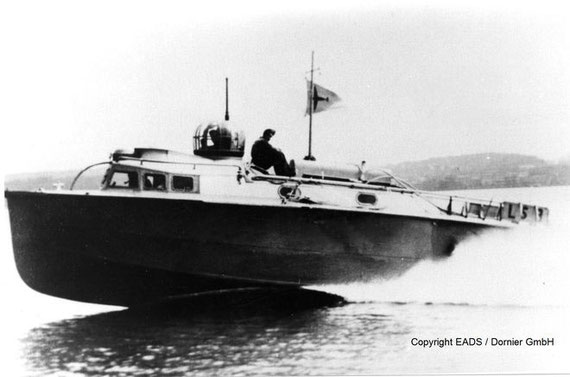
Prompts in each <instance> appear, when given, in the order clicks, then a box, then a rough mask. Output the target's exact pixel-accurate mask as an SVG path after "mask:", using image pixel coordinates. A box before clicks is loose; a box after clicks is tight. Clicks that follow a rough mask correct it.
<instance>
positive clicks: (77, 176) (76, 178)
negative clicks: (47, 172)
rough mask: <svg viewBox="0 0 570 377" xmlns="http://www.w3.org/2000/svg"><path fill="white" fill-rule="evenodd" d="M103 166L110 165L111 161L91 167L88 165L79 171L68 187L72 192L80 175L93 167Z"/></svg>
mask: <svg viewBox="0 0 570 377" xmlns="http://www.w3.org/2000/svg"><path fill="white" fill-rule="evenodd" d="M104 164H112V161H105V162H98V163H96V164H93V165H89V166H88V167H86V168H85V169H83V170H81V171H80V172H79V173H77V175H76V176H75V178H74V179H73V182H71V186H70V187H69V189H70V190H73V187H74V186H75V183H76V182H77V180H78V179H79V177H80V176H81V174H83V173H85V172H86V171H87V170H89V169H91V168H93V167H95V166H99V165H104Z"/></svg>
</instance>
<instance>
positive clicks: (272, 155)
mask: <svg viewBox="0 0 570 377" xmlns="http://www.w3.org/2000/svg"><path fill="white" fill-rule="evenodd" d="M273 135H275V130H272V129H270V128H268V129H266V130H265V131H263V135H262V136H261V137H260V138H259V139H258V140H257V141H256V142H255V143H253V146H252V147H251V162H252V163H253V164H254V165H257V166H259V167H260V168H263V169H265V170H267V169H269V168H270V167H272V166H273V169H275V174H277V175H283V176H288V177H292V176H294V175H295V161H293V160H291V162H290V163H287V159H286V158H285V155H284V154H283V152H281V151H280V150H279V149H277V148H274V147H273V146H272V145H271V144H269V140H271V138H272V137H273Z"/></svg>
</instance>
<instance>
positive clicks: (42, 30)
mask: <svg viewBox="0 0 570 377" xmlns="http://www.w3.org/2000/svg"><path fill="white" fill-rule="evenodd" d="M266 3H269V2H262V1H254V0H251V1H240V2H233V3H232V2H227V1H209V2H208V4H202V5H200V6H196V5H193V4H192V2H178V1H169V2H158V1H155V2H151V1H97V2H76V1H60V0H55V1H50V2H40V1H18V2H16V1H13V2H9V3H8V2H5V3H4V5H2V9H3V10H2V11H1V12H0V13H1V15H0V35H1V36H0V38H1V40H0V41H1V45H2V52H1V54H2V59H1V62H0V82H1V83H2V84H1V85H0V86H1V88H0V96H1V97H0V100H1V103H2V106H1V107H2V109H1V110H0V122H1V123H0V124H2V127H1V129H2V172H3V173H4V174H12V173H18V172H36V171H46V170H67V169H78V168H82V167H83V166H86V165H88V164H90V163H95V162H100V161H105V160H106V159H107V158H108V156H109V154H110V153H111V152H112V151H113V150H115V149H118V148H134V147H157V148H168V149H174V150H179V151H187V152H191V151H192V136H193V134H194V130H195V129H196V127H197V126H198V125H199V124H200V123H202V122H207V121H211V120H214V121H221V120H222V119H223V116H224V111H225V109H224V106H225V94H224V90H225V89H224V84H225V78H226V77H228V78H229V90H230V93H229V102H230V116H231V125H232V127H233V128H235V129H241V130H243V131H245V133H246V135H247V140H248V144H249V145H251V143H252V142H253V141H254V140H255V139H257V138H258V137H259V136H260V135H261V132H262V131H263V130H264V129H265V128H269V127H270V128H274V129H276V130H277V134H276V135H275V137H274V138H273V140H272V143H273V144H274V145H276V146H278V147H280V148H281V149H282V150H283V151H284V152H285V153H286V155H287V157H288V158H295V159H301V158H302V157H303V156H305V155H306V154H307V143H308V118H307V117H305V105H306V83H305V78H308V77H309V76H308V71H309V69H310V63H311V52H312V51H314V53H315V67H316V68H318V71H317V72H316V73H315V82H317V83H318V84H320V85H323V86H324V87H326V88H328V89H330V90H333V91H334V92H336V93H337V94H338V95H339V96H340V97H341V98H342V102H340V103H339V106H337V108H335V109H333V110H329V111H326V112H322V113H318V114H315V116H314V118H313V126H314V127H313V130H314V133H313V154H314V155H315V156H316V157H317V160H319V161H356V162H359V161H362V160H366V161H367V162H370V163H374V164H376V165H383V164H384V165H385V164H390V163H395V162H401V161H411V160H421V159H426V158H430V157H440V156H450V155H460V154H470V153H488V152H505V153H520V154H528V155H535V156H538V157H541V158H544V159H547V160H552V161H557V160H558V159H560V158H562V157H567V156H568V155H569V154H570V148H568V145H569V141H570V127H569V124H570V22H569V21H570V12H569V7H567V6H565V5H563V2H549V1H541V2H485V1H478V2H461V3H460V4H461V5H457V4H456V3H454V2H437V1H436V2H433V1H432V2H427V1H426V2H420V1H416V2H409V1H400V2H371V1H354V2H338V1H327V2H324V1H314V2H301V1H291V2H287V3H286V4H277V5H276V4H271V5H270V4H266Z"/></svg>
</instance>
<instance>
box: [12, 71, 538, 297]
mask: <svg viewBox="0 0 570 377" xmlns="http://www.w3.org/2000/svg"><path fill="white" fill-rule="evenodd" d="M312 88H313V86H312V81H311V89H312ZM226 93H227V92H226ZM310 93H312V90H310ZM315 93H316V92H315ZM226 109H227V95H226ZM225 119H226V120H224V121H222V122H210V123H207V124H203V125H200V126H199V127H198V128H197V129H196V131H195V134H194V137H193V153H190V152H189V151H188V152H177V151H172V150H167V149H155V148H135V149H133V150H116V151H114V152H113V153H112V154H111V156H110V158H109V159H108V160H106V161H103V162H101V163H97V164H94V165H91V166H89V167H87V168H86V169H84V170H82V171H81V172H79V174H78V175H77V177H76V178H75V180H74V181H73V183H72V184H71V187H70V188H69V189H63V188H62V187H57V188H56V189H54V190H43V189H40V190H37V191H9V190H7V191H5V197H6V199H7V204H8V210H9V217H10V224H11V232H12V243H13V250H14V256H15V262H16V266H17V269H18V272H19V274H20V276H21V278H22V279H23V281H24V282H25V283H26V284H27V285H28V286H29V287H31V288H32V289H34V290H36V291H38V292H41V293H44V294H47V295H51V296H56V297H60V298H65V299H70V300H75V301H81V302H89V303H97V304H107V305H118V306H125V307H132V306H137V305H143V304H147V303H151V302H156V301H161V300H164V299H166V298H169V297H181V296H184V295H190V294H199V293H203V292H216V291H223V292H228V291H231V290H240V289H251V288H268V289H271V290H274V289H279V288H284V289H285V288H286V289H290V288H292V289H297V288H302V287H307V286H315V285H322V284H340V283H349V282H364V281H370V280H373V279H379V278H380V279H388V278H392V277H395V276H398V275H400V274H402V273H403V272H405V271H406V270H408V269H409V268H410V267H412V266H413V265H414V264H416V263H418V262H419V261H422V260H438V259H443V258H446V257H449V256H450V255H451V254H452V252H453V250H454V248H455V247H456V245H457V244H458V243H459V242H461V241H462V240H464V239H466V238H467V237H470V236H472V235H474V234H479V233H481V232H482V231H486V230H489V229H510V228H513V227H515V226H530V225H536V224H545V223H547V221H548V215H549V212H548V208H546V207H541V206H537V205H534V204H525V203H519V202H514V201H496V200H480V199H474V198H464V197H459V196H457V195H454V194H443V193H437V192H426V191H421V190H418V189H416V188H414V187H413V186H411V185H410V184H408V183H406V182H405V181H404V180H402V179H400V178H398V177H396V176H394V175H393V174H392V173H391V172H390V171H389V170H386V169H383V168H381V167H376V166H373V165H369V164H368V163H366V162H364V161H362V162H359V163H352V164H351V163H343V164H326V163H322V162H319V161H316V159H315V158H314V156H312V155H311V152H310V146H309V155H308V156H307V157H308V158H305V159H304V160H299V161H296V164H295V165H296V174H295V175H293V176H282V175H276V174H275V173H274V172H273V171H271V170H267V169H263V168H261V167H259V166H256V165H255V164H253V163H252V162H251V161H250V159H249V153H246V150H247V149H246V138H245V135H244V133H243V132H240V131H237V130H235V129H233V128H232V126H231V124H230V123H229V117H228V115H227V110H226V118H225ZM101 165H102V166H106V169H105V173H104V176H103V177H102V183H101V187H100V188H98V189H77V188H76V187H75V186H76V182H77V181H78V180H79V179H81V177H82V176H83V173H84V172H85V171H87V170H89V169H91V168H93V167H94V166H101Z"/></svg>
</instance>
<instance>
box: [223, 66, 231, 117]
mask: <svg viewBox="0 0 570 377" xmlns="http://www.w3.org/2000/svg"><path fill="white" fill-rule="evenodd" d="M224 119H225V120H226V121H228V120H230V112H229V110H228V78H227V77H226V116H225V118H224Z"/></svg>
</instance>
